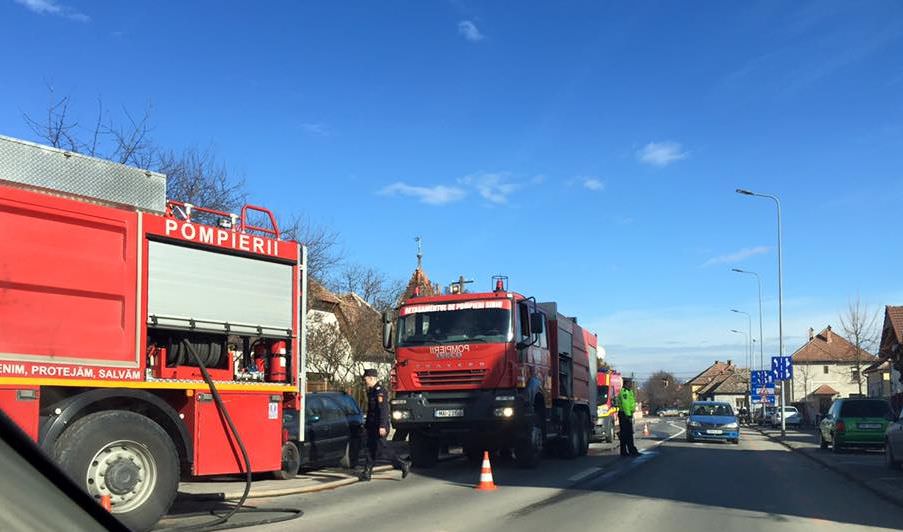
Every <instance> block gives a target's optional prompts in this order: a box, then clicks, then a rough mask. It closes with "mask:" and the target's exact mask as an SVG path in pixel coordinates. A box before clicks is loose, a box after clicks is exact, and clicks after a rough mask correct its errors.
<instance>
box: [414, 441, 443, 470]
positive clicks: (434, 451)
mask: <svg viewBox="0 0 903 532" xmlns="http://www.w3.org/2000/svg"><path fill="white" fill-rule="evenodd" d="M438 460H439V442H438V441H436V439H435V438H430V437H429V436H427V435H425V434H421V433H418V432H413V433H411V463H412V464H413V465H414V467H421V468H424V469H429V468H431V467H434V466H435V465H436V462H437V461H438Z"/></svg>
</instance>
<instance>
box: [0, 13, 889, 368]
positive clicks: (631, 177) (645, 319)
mask: <svg viewBox="0 0 903 532" xmlns="http://www.w3.org/2000/svg"><path fill="white" fill-rule="evenodd" d="M252 6H253V7H252ZM0 30H2V31H0V36H2V42H3V44H4V48H5V49H6V50H7V52H6V53H4V54H3V56H2V58H0V64H2V68H3V72H4V75H3V76H2V77H0V133H2V134H6V135H11V136H17V137H24V138H32V137H33V135H32V133H31V132H30V131H29V130H28V128H27V127H26V125H25V124H24V122H23V120H22V113H40V112H42V111H43V110H44V109H45V108H46V104H47V101H48V96H47V93H46V90H45V83H48V82H49V83H51V84H52V85H53V86H54V87H55V89H56V91H57V92H58V93H61V94H69V95H71V97H72V98H73V101H74V106H75V108H74V110H75V112H76V113H77V114H78V115H79V116H80V117H81V118H82V121H83V122H84V123H90V121H91V120H92V119H93V113H94V112H95V111H96V109H95V102H96V100H97V98H98V97H100V98H102V99H103V101H104V103H105V105H106V106H107V107H108V108H110V109H113V110H114V111H115V110H118V109H119V108H121V107H126V108H128V109H131V110H133V111H134V110H140V109H142V108H144V106H145V105H147V104H148V103H150V104H151V105H152V108H153V122H154V125H155V129H154V132H153V135H154V138H155V139H156V140H157V141H158V142H159V143H161V144H163V145H165V146H168V147H173V148H180V147H183V146H189V145H199V146H208V145H212V146H215V147H216V149H217V150H218V153H219V154H220V156H221V158H222V159H223V160H224V161H225V162H226V163H227V164H228V165H229V166H230V167H231V168H233V169H234V170H235V171H236V172H238V173H240V174H242V175H244V176H245V178H246V180H247V183H248V185H249V188H250V190H251V193H252V199H253V201H255V202H257V203H260V204H263V205H267V206H270V207H273V208H274V209H277V210H278V211H279V212H282V213H289V212H297V213H301V214H304V215H308V216H309V217H310V218H311V219H313V220H315V221H317V222H320V223H323V224H326V225H329V226H331V227H333V228H335V229H336V230H337V231H339V232H340V234H341V237H342V242H343V247H344V249H345V250H346V252H347V255H348V257H349V260H352V261H356V262H361V263H366V264H371V265H375V266H377V267H379V268H381V269H382V270H384V271H386V272H387V273H389V274H390V275H392V276H395V277H407V276H408V275H409V274H410V272H411V270H412V268H413V266H414V262H415V259H414V254H415V245H414V240H413V239H414V237H415V236H416V235H421V236H422V237H423V239H424V245H425V253H426V257H425V266H426V268H427V271H428V273H429V274H430V276H431V277H432V278H433V279H434V280H437V281H440V282H442V283H447V282H450V281H451V280H453V279H454V278H456V277H457V276H458V275H459V274H464V275H467V276H468V277H470V278H473V279H475V280H476V281H477V283H478V285H477V286H484V287H486V288H488V287H489V283H490V281H489V279H490V277H491V275H493V274H497V273H502V274H505V275H508V276H509V277H510V278H511V287H512V288H513V289H516V290H518V291H521V292H523V293H526V294H529V295H535V296H536V297H537V298H538V299H540V300H557V301H559V302H560V306H561V308H562V309H564V311H565V312H567V313H570V314H574V315H577V316H579V317H580V319H581V322H582V323H584V324H587V325H588V326H590V327H592V328H593V329H594V330H595V331H596V332H597V333H598V334H599V337H600V339H601V341H602V343H603V344H604V345H606V346H607V349H608V352H609V357H610V360H611V361H612V362H613V363H615V364H616V365H617V366H618V367H620V368H622V369H623V370H625V371H627V372H630V371H634V372H636V373H637V375H638V376H643V375H647V374H648V373H650V372H652V371H654V370H656V369H659V368H664V369H670V370H673V371H675V372H676V373H677V374H678V375H679V376H686V377H688V376H691V374H692V373H694V372H695V371H698V370H699V369H701V368H703V367H704V366H705V365H707V364H708V363H710V362H711V361H713V360H715V359H721V360H724V359H727V358H731V359H733V360H735V361H738V360H741V359H742V358H743V357H744V354H743V353H744V352H745V351H744V347H743V340H742V337H740V336H739V335H735V334H732V333H730V332H729V329H731V328H740V329H745V328H746V321H745V318H744V317H742V316H738V315H736V314H732V313H731V312H730V311H729V309H730V308H732V307H733V308H739V309H742V310H745V311H748V312H750V313H753V315H754V316H755V314H756V297H755V293H756V292H755V282H754V280H753V278H752V277H746V276H741V275H738V274H735V273H731V272H730V268H732V267H742V268H747V269H751V270H755V271H758V272H760V273H761V274H762V277H763V281H764V290H765V297H766V300H765V337H766V341H765V345H766V353H768V352H771V353H775V352H776V351H777V320H776V318H777V306H776V284H777V283H776V262H777V259H776V252H775V241H776V238H775V237H776V231H775V220H774V218H775V214H774V206H773V205H772V204H771V203H770V202H768V201H766V200H762V199H755V198H748V197H742V196H739V195H737V194H735V193H734V189H735V188H737V187H740V186H742V187H747V188H751V189H754V190H757V191H762V192H769V193H774V194H778V195H780V197H781V198H782V200H783V203H784V215H785V219H784V222H785V224H784V225H785V231H784V244H785V253H784V258H785V268H784V273H785V282H784V286H785V290H784V292H785V293H784V298H785V331H786V337H787V340H786V344H787V346H788V347H787V350H788V351H792V350H793V349H794V348H795V347H796V346H798V345H799V344H800V343H801V342H802V341H803V339H804V337H805V334H806V330H807V329H808V327H809V326H813V327H816V328H817V329H821V328H822V327H824V326H825V325H827V324H828V323H831V324H833V325H834V326H835V328H839V320H838V315H839V313H840V312H842V311H843V310H844V308H845V307H846V304H847V301H848V300H849V298H851V297H855V296H856V295H857V294H859V295H861V297H862V300H863V301H864V302H865V303H868V304H869V305H871V307H872V308H873V309H877V308H878V307H879V306H881V305H884V304H901V303H903V281H901V278H900V275H899V274H898V271H899V268H900V264H901V263H903V260H901V259H903V251H901V250H903V246H900V245H899V244H898V243H897V242H896V235H897V233H898V231H897V230H896V228H897V222H898V220H899V216H898V215H897V214H896V213H897V209H898V205H899V200H898V198H900V196H901V192H903V179H901V178H903V164H901V163H903V4H900V3H899V2H895V1H874V2H866V3H862V2H858V3H853V2H779V1H767V2H750V3H739V2H737V3H732V2H698V3H693V4H685V3H677V2H629V3H616V2H568V3H549V2H518V3H501V2H493V3H477V2H466V1H451V2H420V1H410V2H380V3H374V2H347V3H338V2H320V3H313V2H307V3H300V2H268V3H255V4H251V3H238V2H192V3H187V2H186V3H181V2H169V3H166V2H144V3H142V2H103V3H101V2H78V1H75V0H2V1H0ZM754 328H756V324H755V322H754ZM755 336H758V333H756V334H755Z"/></svg>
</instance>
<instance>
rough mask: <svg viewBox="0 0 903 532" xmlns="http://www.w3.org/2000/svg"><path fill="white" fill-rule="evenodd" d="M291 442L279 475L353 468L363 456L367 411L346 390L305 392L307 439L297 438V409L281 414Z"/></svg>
mask: <svg viewBox="0 0 903 532" xmlns="http://www.w3.org/2000/svg"><path fill="white" fill-rule="evenodd" d="M282 423H283V427H284V429H285V430H286V431H287V432H288V439H289V442H288V443H286V445H285V446H283V448H282V471H279V472H277V473H276V476H277V477H278V478H283V479H289V478H292V477H294V476H295V475H296V474H297V473H298V470H299V469H300V468H317V467H328V466H342V467H346V468H354V467H356V466H357V464H358V459H359V457H360V452H361V447H362V441H363V440H362V438H363V426H364V413H363V412H362V411H361V407H360V406H359V405H358V404H357V401H355V400H354V398H353V397H351V396H350V395H348V394H346V393H344V392H315V393H308V394H306V395H305V396H304V441H303V442H302V441H298V440H299V438H298V435H299V424H298V411H297V410H289V409H286V410H285V411H284V412H283V415H282Z"/></svg>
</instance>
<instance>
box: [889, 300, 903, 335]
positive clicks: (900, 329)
mask: <svg viewBox="0 0 903 532" xmlns="http://www.w3.org/2000/svg"><path fill="white" fill-rule="evenodd" d="M885 316H886V318H887V321H890V325H891V327H893V330H894V334H895V335H896V336H897V343H898V344H903V307H892V306H890V305H887V307H885Z"/></svg>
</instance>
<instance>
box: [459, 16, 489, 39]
mask: <svg viewBox="0 0 903 532" xmlns="http://www.w3.org/2000/svg"><path fill="white" fill-rule="evenodd" d="M458 33H459V34H460V35H461V36H462V37H464V38H465V39H467V40H468V41H470V42H480V41H482V40H483V39H485V38H486V37H485V36H484V35H483V34H482V33H480V30H479V29H477V25H476V24H474V23H473V22H472V21H470V20H462V21H461V22H459V23H458Z"/></svg>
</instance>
